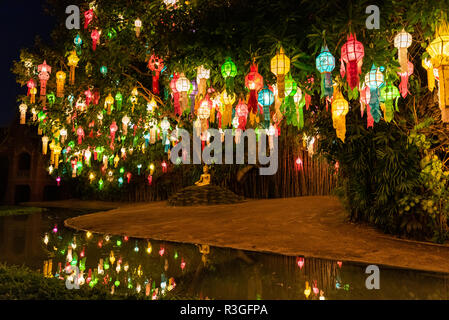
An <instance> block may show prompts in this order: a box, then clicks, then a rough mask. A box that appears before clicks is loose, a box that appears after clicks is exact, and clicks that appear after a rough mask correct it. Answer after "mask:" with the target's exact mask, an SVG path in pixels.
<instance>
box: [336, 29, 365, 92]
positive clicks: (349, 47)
mask: <svg viewBox="0 0 449 320" xmlns="http://www.w3.org/2000/svg"><path fill="white" fill-rule="evenodd" d="M364 56H365V49H364V47H363V44H362V43H361V42H360V41H357V38H356V36H355V34H352V33H351V34H349V36H348V40H347V41H346V43H345V44H344V45H343V46H342V47H341V67H340V74H341V77H342V78H344V76H345V74H346V69H347V80H348V84H349V87H350V88H351V89H352V90H353V89H354V88H355V87H357V85H358V83H359V75H360V74H361V73H362V64H363V57H364ZM345 63H346V69H345Z"/></svg>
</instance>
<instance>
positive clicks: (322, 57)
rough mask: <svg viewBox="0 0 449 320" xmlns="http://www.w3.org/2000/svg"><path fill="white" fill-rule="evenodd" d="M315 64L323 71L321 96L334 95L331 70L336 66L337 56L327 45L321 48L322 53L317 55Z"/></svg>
mask: <svg viewBox="0 0 449 320" xmlns="http://www.w3.org/2000/svg"><path fill="white" fill-rule="evenodd" d="M315 65H316V68H317V69H318V71H319V72H320V73H321V97H323V96H327V97H329V98H330V97H332V94H333V86H332V74H331V72H332V71H333V70H334V68H335V58H334V56H333V55H332V54H331V53H330V52H329V49H328V48H327V46H324V47H322V48H321V53H320V54H319V55H318V57H316V60H315Z"/></svg>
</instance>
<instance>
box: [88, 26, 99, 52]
mask: <svg viewBox="0 0 449 320" xmlns="http://www.w3.org/2000/svg"><path fill="white" fill-rule="evenodd" d="M90 37H91V38H92V49H93V50H94V51H95V49H97V44H98V42H99V40H100V32H98V30H97V29H94V30H92V33H91V34H90Z"/></svg>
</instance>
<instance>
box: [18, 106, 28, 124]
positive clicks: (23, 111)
mask: <svg viewBox="0 0 449 320" xmlns="http://www.w3.org/2000/svg"><path fill="white" fill-rule="evenodd" d="M27 109H28V106H27V105H26V104H25V103H22V104H21V105H20V106H19V112H20V124H25V120H26V113H27Z"/></svg>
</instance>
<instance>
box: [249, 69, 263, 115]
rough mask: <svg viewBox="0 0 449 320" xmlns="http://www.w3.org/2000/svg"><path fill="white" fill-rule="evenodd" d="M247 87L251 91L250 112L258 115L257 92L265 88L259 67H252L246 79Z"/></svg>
mask: <svg viewBox="0 0 449 320" xmlns="http://www.w3.org/2000/svg"><path fill="white" fill-rule="evenodd" d="M245 86H246V87H247V88H248V89H249V99H248V111H249V112H251V113H254V114H256V113H257V92H258V91H259V90H260V89H262V87H263V77H262V76H261V75H260V73H259V72H258V68H257V65H256V64H255V63H253V64H252V65H251V69H250V72H249V73H248V74H247V75H246V77H245Z"/></svg>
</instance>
